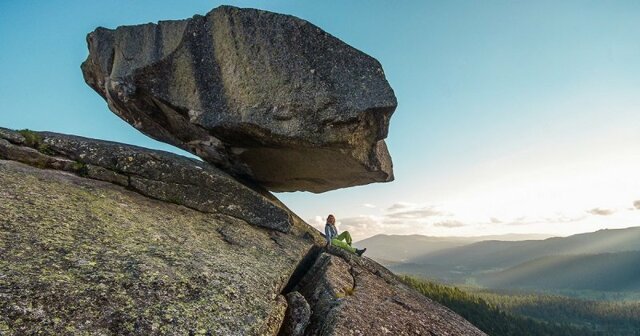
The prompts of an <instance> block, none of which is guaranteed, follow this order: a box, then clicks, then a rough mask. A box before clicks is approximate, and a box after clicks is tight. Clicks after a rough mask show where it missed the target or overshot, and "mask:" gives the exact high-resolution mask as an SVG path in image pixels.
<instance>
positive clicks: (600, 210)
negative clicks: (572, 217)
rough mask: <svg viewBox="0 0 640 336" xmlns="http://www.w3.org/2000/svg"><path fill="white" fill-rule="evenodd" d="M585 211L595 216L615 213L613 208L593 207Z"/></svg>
mask: <svg viewBox="0 0 640 336" xmlns="http://www.w3.org/2000/svg"><path fill="white" fill-rule="evenodd" d="M587 213H590V214H592V215H596V216H610V215H613V214H614V213H615V210H612V209H604V208H593V209H591V210H587Z"/></svg>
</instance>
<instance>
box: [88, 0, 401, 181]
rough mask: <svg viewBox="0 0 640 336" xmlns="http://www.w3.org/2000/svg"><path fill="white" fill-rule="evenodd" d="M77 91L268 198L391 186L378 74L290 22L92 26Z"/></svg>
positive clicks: (196, 20)
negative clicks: (86, 89) (88, 90)
mask: <svg viewBox="0 0 640 336" xmlns="http://www.w3.org/2000/svg"><path fill="white" fill-rule="evenodd" d="M87 41H88V44H89V57H88V58H87V60H86V61H85V62H84V63H83V64H82V71H83V74H84V78H85V81H86V82H87V83H88V84H89V85H90V86H91V87H92V88H93V89H94V90H96V91H97V92H98V93H99V94H100V95H101V96H102V97H103V98H104V99H105V100H106V101H107V103H108V105H109V107H110V109H111V110H112V111H113V112H114V113H116V114H117V115H118V116H120V117H121V118H123V119H124V120H126V121H127V122H129V123H130V124H132V125H133V126H134V127H136V128H137V129H139V130H140V131H142V132H144V133H145V134H147V135H149V136H151V137H153V138H155V139H157V140H160V141H164V142H167V143H170V144H172V145H175V146H178V147H180V148H183V149H185V150H187V151H190V152H192V153H194V154H195V155H198V156H200V157H201V158H203V159H204V160H205V161H208V162H210V163H212V164H215V165H216V166H218V167H220V168H222V169H224V170H225V171H227V172H229V173H231V174H232V175H234V176H240V177H244V178H250V179H252V180H255V181H257V182H258V183H259V184H261V185H263V186H265V187H266V188H268V189H270V190H274V191H294V190H308V191H313V192H323V191H327V190H332V189H337V188H343V187H348V186H354V185H362V184H367V183H372V182H385V181H391V180H392V179H393V172H392V163H391V158H390V156H389V153H388V151H387V148H386V145H385V143H384V140H383V139H384V138H386V136H387V131H388V126H389V119H390V117H391V115H392V113H393V111H394V110H395V108H396V105H397V102H396V98H395V96H394V93H393V91H392V89H391V87H390V86H389V84H388V83H387V81H386V79H385V76H384V72H383V70H382V67H381V65H380V64H379V63H378V61H376V60H375V59H374V58H372V57H370V56H368V55H366V54H364V53H362V52H360V51H359V50H356V49H355V48H352V47H350V46H349V45H347V44H345V43H344V42H342V41H340V40H339V39H337V38H335V37H333V36H331V35H329V34H328V33H326V32H324V31H322V30H321V29H320V28H318V27H316V26H314V25H313V24H311V23H308V22H306V21H304V20H301V19H298V18H295V17H293V16H288V15H281V14H275V13H270V12H265V11H260V10H255V9H239V8H235V7H230V6H222V7H218V8H216V9H214V10H212V11H211V12H209V13H208V14H207V15H205V16H199V15H196V16H194V17H193V18H191V19H187V20H179V21H160V22H159V23H157V24H144V25H137V26H123V27H118V28H117V29H115V30H110V29H105V28H98V29H96V30H95V31H94V32H92V33H90V34H89V35H88V37H87Z"/></svg>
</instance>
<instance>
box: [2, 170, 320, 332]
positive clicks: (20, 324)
mask: <svg viewBox="0 0 640 336" xmlns="http://www.w3.org/2000/svg"><path fill="white" fill-rule="evenodd" d="M0 213H1V214H2V216H1V217H0V334H2V335H35V334H43V335H189V334H196V335H205V334H206V335H274V334H277V331H278V329H279V327H280V324H281V322H282V319H283V318H284V313H285V309H286V301H285V299H284V298H283V297H282V296H281V295H280V291H281V289H282V286H284V284H286V282H287V276H288V275H289V274H290V273H291V272H292V271H293V269H294V268H295V266H296V263H297V261H298V260H299V259H300V258H301V257H302V256H303V255H304V254H305V252H306V250H307V249H308V248H309V246H311V244H312V243H313V242H312V241H309V240H306V239H304V238H301V237H298V236H296V235H293V234H280V233H276V232H273V231H269V230H266V229H262V228H258V227H257V226H255V225H250V224H248V223H247V222H245V221H244V220H240V219H237V218H235V217H231V216H228V215H224V214H207V213H203V212H199V211H196V210H192V209H189V208H186V207H183V206H179V205H174V204H170V203H166V202H161V201H158V200H154V199H151V198H147V197H144V196H142V195H140V194H139V193H136V192H132V191H127V190H126V189H124V188H123V187H120V186H117V185H115V184H110V183H106V182H101V181H96V180H91V179H86V178H81V177H78V176H75V175H73V174H70V173H67V172H62V171H56V170H42V169H38V168H34V167H31V166H26V165H23V164H21V163H16V162H13V161H3V160H0Z"/></svg>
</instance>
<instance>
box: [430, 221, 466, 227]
mask: <svg viewBox="0 0 640 336" xmlns="http://www.w3.org/2000/svg"><path fill="white" fill-rule="evenodd" d="M433 226H437V227H445V228H457V227H462V226H464V223H462V222H459V221H457V220H446V221H442V222H437V223H434V224H433Z"/></svg>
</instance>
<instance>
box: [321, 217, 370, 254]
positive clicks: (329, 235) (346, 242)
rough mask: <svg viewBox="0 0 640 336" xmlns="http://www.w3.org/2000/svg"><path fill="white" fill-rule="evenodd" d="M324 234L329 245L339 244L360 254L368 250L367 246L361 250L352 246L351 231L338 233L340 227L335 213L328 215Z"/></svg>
mask: <svg viewBox="0 0 640 336" xmlns="http://www.w3.org/2000/svg"><path fill="white" fill-rule="evenodd" d="M324 235H325V238H326V239H327V246H329V245H333V246H337V247H339V248H342V249H344V250H347V251H349V252H351V253H355V254H357V255H358V256H362V254H363V253H364V251H366V250H367V249H366V248H364V249H362V250H359V249H357V248H355V247H352V246H351V234H349V231H343V232H342V233H341V234H338V229H336V217H334V216H333V215H329V216H328V217H327V224H325V226H324Z"/></svg>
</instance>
